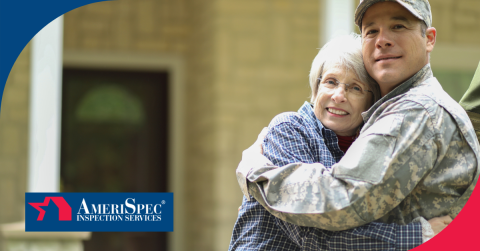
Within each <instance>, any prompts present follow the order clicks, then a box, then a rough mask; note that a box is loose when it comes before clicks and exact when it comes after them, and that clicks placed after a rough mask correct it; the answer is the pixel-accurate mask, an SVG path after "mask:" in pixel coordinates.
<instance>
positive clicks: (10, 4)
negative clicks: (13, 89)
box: [0, 0, 108, 111]
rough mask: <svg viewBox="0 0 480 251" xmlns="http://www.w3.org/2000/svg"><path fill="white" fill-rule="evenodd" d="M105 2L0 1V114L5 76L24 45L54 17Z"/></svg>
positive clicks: (55, 0)
mask: <svg viewBox="0 0 480 251" xmlns="http://www.w3.org/2000/svg"><path fill="white" fill-rule="evenodd" d="M103 1H108V0H0V90H1V92H0V111H1V104H2V97H3V91H4V90H5V84H6V82H7V79H8V75H9V74H10V71H11V69H12V67H13V64H14V63H15V61H16V60H17V57H18V56H19V55H20V53H21V52H22V50H23V48H24V47H25V46H26V45H27V44H28V42H29V41H30V40H31V39H32V38H33V37H34V36H35V34H37V33H38V32H39V31H40V30H41V29H42V28H43V27H45V26H46V25H47V24H49V23H50V22H51V21H53V20H55V19H56V18H57V17H59V16H61V15H63V14H65V13H67V12H69V11H71V10H73V9H76V8H78V7H81V6H84V5H87V4H91V3H96V2H103Z"/></svg>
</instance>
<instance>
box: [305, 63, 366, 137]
mask: <svg viewBox="0 0 480 251" xmlns="http://www.w3.org/2000/svg"><path fill="white" fill-rule="evenodd" d="M332 80H333V81H334V82H331V81H332ZM335 82H340V83H345V84H349V85H350V87H352V86H353V85H358V87H360V88H362V90H368V87H367V85H366V84H364V83H362V82H360V80H359V78H358V77H357V76H356V74H355V72H354V71H353V70H346V69H345V68H344V67H341V66H335V67H331V68H330V69H328V70H327V71H325V72H324V73H323V76H322V80H321V81H320V86H319V88H318V92H317V96H316V97H315V101H314V106H313V110H314V112H315V116H316V117H317V118H318V119H319V120H320V121H321V122H322V124H323V125H324V126H326V127H327V128H329V129H331V130H332V131H334V132H335V133H336V134H337V135H340V136H353V135H355V134H356V132H357V128H358V127H359V126H360V124H361V123H362V120H363V118H362V115H361V114H362V112H364V111H366V110H367V109H368V108H369V107H370V106H371V105H372V104H371V101H372V95H373V94H372V93H371V92H367V93H366V94H365V96H361V95H360V96H359V95H355V94H354V93H353V92H352V91H348V92H346V86H345V85H344V84H340V86H339V87H338V88H336V89H332V88H328V85H329V84H330V86H329V87H332V86H331V84H332V83H335ZM325 86H327V87H325Z"/></svg>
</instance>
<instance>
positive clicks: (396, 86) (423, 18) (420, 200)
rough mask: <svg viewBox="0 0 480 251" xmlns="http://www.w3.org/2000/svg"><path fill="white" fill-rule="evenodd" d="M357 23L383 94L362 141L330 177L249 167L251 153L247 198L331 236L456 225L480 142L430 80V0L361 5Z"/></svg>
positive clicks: (318, 168)
mask: <svg viewBox="0 0 480 251" xmlns="http://www.w3.org/2000/svg"><path fill="white" fill-rule="evenodd" d="M355 22H356V24H357V25H358V26H359V28H360V30H361V32H362V52H363V59H364V64H365V68H366V69H367V72H368V73H369V74H370V76H371V77H373V78H374V79H375V80H376V81H377V82H378V84H379V85H380V90H381V94H382V98H381V99H380V100H379V101H378V102H376V103H375V104H374V105H373V106H372V107H371V108H370V109H369V110H368V111H366V112H365V113H364V114H362V116H363V119H364V122H365V125H364V126H363V128H362V130H361V132H360V136H359V138H358V139H357V140H356V141H355V142H354V143H353V144H352V146H351V147H350V149H349V150H348V151H347V152H346V154H345V156H344V157H343V158H342V159H341V160H340V162H339V163H337V164H335V165H334V166H333V167H332V171H328V170H327V169H326V168H325V167H324V166H323V165H321V164H290V165H286V166H284V167H280V168H277V167H274V166H268V165H267V166H265V165H262V164H263V163H258V164H255V165H252V164H251V163H252V160H251V159H250V158H249V157H248V156H252V155H254V154H253V153H251V151H246V153H244V158H245V156H247V158H248V159H247V160H246V161H244V162H243V163H241V164H240V166H239V168H238V169H237V178H238V180H239V183H240V186H241V188H242V191H244V194H246V195H248V193H250V194H251V195H253V197H255V199H256V200H258V201H259V202H260V203H261V204H262V205H263V206H264V207H265V208H266V209H267V210H268V211H269V212H271V213H272V214H273V215H275V216H277V217H278V218H281V219H283V220H285V221H287V222H290V223H293V224H296V225H299V226H309V227H317V228H321V229H326V230H332V231H338V230H344V229H349V228H354V227H358V226H362V225H364V224H366V223H369V222H372V221H378V222H384V223H397V224H408V223H410V222H412V220H413V219H415V218H417V217H424V218H426V219H431V218H433V217H438V216H442V215H449V216H451V217H452V218H455V217H456V215H457V214H458V213H459V212H460V210H461V209H462V207H463V206H464V205H465V203H466V202H467V200H468V198H469V197H470V195H471V193H472V191H473V188H474V186H475V184H476V182H477V179H478V160H479V155H478V154H479V144H478V140H477V137H476V135H475V131H474V129H473V127H472V124H471V122H470V120H469V117H468V115H467V114H466V112H465V111H464V110H463V109H462V107H461V106H460V105H459V104H458V103H456V102H455V101H454V100H453V99H452V98H451V97H450V96H448V94H446V93H445V92H444V91H443V89H442V88H441V85H440V84H439V83H438V81H437V80H436V78H434V77H433V73H432V71H431V68H430V64H429V55H430V52H431V51H432V50H433V48H434V45H435V39H436V30H435V28H433V27H431V24H432V15H431V11H430V5H429V3H428V1H427V0H414V1H412V0H410V1H407V0H386V1H385V0H364V1H361V2H360V4H359V6H358V7H357V10H356V13H355ZM253 158H254V159H259V158H258V157H253ZM264 161H265V163H267V162H268V160H264ZM247 180H248V189H247ZM247 190H248V192H247ZM289 226H290V227H289V228H284V229H287V231H289V232H290V233H291V235H290V236H293V238H296V236H295V234H296V235H297V237H298V238H297V241H299V242H304V240H305V239H304V237H305V236H306V235H305V233H308V232H309V231H310V230H309V229H307V228H301V227H298V226H295V225H289ZM292 226H293V227H292ZM280 227H282V226H280ZM298 233H301V234H303V236H302V235H300V236H299V235H298ZM304 244H305V243H304Z"/></svg>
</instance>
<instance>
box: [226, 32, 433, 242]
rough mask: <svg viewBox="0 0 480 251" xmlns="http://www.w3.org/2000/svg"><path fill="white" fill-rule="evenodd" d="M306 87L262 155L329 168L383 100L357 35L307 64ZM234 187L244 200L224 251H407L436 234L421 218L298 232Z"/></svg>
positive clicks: (276, 122)
mask: <svg viewBox="0 0 480 251" xmlns="http://www.w3.org/2000/svg"><path fill="white" fill-rule="evenodd" d="M310 87H311V90H312V96H311V103H308V102H305V104H304V105H303V106H302V107H301V108H300V109H299V110H298V112H288V113H282V114H280V115H278V116H276V117H275V118H274V119H273V120H272V122H271V123H270V125H269V127H268V133H267V135H266V137H265V139H264V142H263V151H264V155H265V157H267V158H268V159H269V160H270V161H271V162H272V163H273V164H274V165H275V166H284V165H287V164H290V163H297V162H303V163H322V164H323V165H324V166H325V167H326V168H327V169H329V168H331V166H333V165H334V164H335V163H336V162H338V161H339V160H340V159H341V157H342V156H343V155H344V152H345V151H346V150H347V149H348V147H349V146H350V145H351V144H352V142H353V141H354V140H355V138H356V137H357V135H358V132H359V129H360V127H361V125H362V123H363V119H362V115H361V113H362V112H364V111H366V110H367V109H368V108H369V107H370V106H371V105H372V104H373V103H374V102H375V101H376V100H378V99H379V97H380V92H379V87H378V85H377V84H376V83H375V81H374V80H373V79H372V78H371V77H370V76H369V75H368V74H367V72H366V70H365V67H364V65H363V61H362V54H361V43H360V39H359V37H357V36H356V35H349V36H344V37H339V38H337V39H334V40H332V41H330V42H329V43H327V44H326V45H325V46H324V47H323V48H322V49H321V50H320V52H319V53H318V55H317V56H316V57H315V59H314V61H313V63H312V68H311V71H310ZM244 164H245V166H249V165H248V163H244ZM239 168H241V166H240V167H239ZM239 182H240V186H241V188H242V191H243V193H244V195H245V196H246V197H244V199H243V202H242V206H241V209H240V211H239V215H238V218H237V221H236V223H235V227H234V230H233V234H232V239H231V242H230V247H229V250H304V249H310V248H313V249H321V250H326V249H329V248H332V247H336V248H340V250H343V249H348V250H356V249H359V250H364V249H365V248H367V249H372V250H375V249H380V250H387V249H388V250H390V249H398V250H404V249H405V250H407V249H411V248H413V247H415V246H418V245H420V244H421V243H422V241H425V240H427V239H428V237H431V236H432V235H433V232H432V229H431V227H430V224H429V223H428V222H426V221H425V220H424V219H421V222H422V223H420V222H414V223H410V224H409V225H404V226H400V225H395V224H390V225H387V224H383V223H376V222H373V223H369V224H367V225H364V226H362V227H358V228H356V229H350V230H346V231H339V232H331V231H326V230H320V229H316V228H307V227H298V226H296V225H293V224H290V223H287V222H284V221H282V220H280V219H278V218H276V217H274V216H273V215H271V214H270V213H269V212H268V211H266V210H265V209H264V208H263V207H262V205H260V204H259V202H257V201H256V200H255V199H254V198H253V197H252V196H250V195H249V193H248V191H247V185H246V184H245V183H244V182H245V179H243V180H240V179H239ZM278 196H281V194H280V195H278ZM346 220H348V219H346ZM419 221H420V219H419ZM422 227H423V228H424V230H423V239H422ZM342 247H343V248H342Z"/></svg>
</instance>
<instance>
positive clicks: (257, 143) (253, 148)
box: [245, 127, 268, 154]
mask: <svg viewBox="0 0 480 251" xmlns="http://www.w3.org/2000/svg"><path fill="white" fill-rule="evenodd" d="M267 133H268V129H267V128H266V127H264V128H263V129H262V131H261V132H260V134H259V135H258V137H257V141H255V143H253V145H252V146H250V147H249V148H248V149H247V150H245V151H254V152H258V153H260V154H263V147H262V143H263V139H265V136H267Z"/></svg>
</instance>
